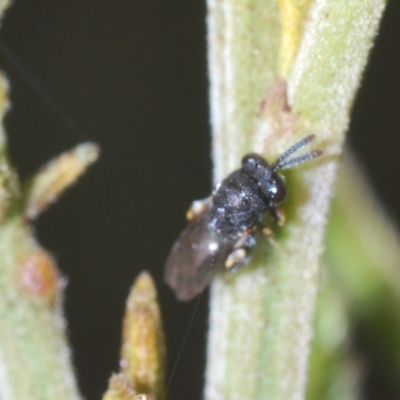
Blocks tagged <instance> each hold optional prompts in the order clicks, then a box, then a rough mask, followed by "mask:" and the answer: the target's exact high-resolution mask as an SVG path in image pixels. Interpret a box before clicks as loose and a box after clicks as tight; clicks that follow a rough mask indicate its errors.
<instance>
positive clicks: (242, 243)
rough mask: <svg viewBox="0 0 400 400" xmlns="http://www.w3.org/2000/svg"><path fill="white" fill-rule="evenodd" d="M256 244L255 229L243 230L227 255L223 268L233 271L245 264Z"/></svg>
mask: <svg viewBox="0 0 400 400" xmlns="http://www.w3.org/2000/svg"><path fill="white" fill-rule="evenodd" d="M255 245H256V231H255V229H252V230H250V231H247V232H244V233H243V236H241V237H240V238H239V240H238V241H237V242H236V244H235V246H234V249H233V251H232V252H231V253H230V254H229V256H228V257H227V259H226V261H225V264H224V267H225V270H229V271H234V270H236V269H238V268H240V267H243V266H245V265H247V264H248V263H249V261H250V259H251V256H252V253H253V248H254V246H255Z"/></svg>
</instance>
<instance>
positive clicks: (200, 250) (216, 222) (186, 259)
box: [165, 135, 321, 301]
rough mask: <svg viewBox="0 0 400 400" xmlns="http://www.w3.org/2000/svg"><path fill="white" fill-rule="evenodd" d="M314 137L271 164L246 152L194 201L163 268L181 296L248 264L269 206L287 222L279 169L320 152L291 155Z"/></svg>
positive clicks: (186, 297) (188, 295) (276, 217)
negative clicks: (237, 165) (223, 272)
mask: <svg viewBox="0 0 400 400" xmlns="http://www.w3.org/2000/svg"><path fill="white" fill-rule="evenodd" d="M313 139H314V135H310V136H307V137H305V138H303V139H302V140H300V141H299V142H297V143H295V144H294V145H293V146H292V147H290V148H289V149H288V150H287V151H285V152H284V153H283V154H282V155H281V156H280V157H278V159H277V160H276V161H275V162H274V163H272V164H269V163H268V161H267V160H265V159H264V158H263V157H261V156H260V155H258V154H248V155H246V156H245V157H243V159H242V166H241V168H240V169H238V170H236V171H234V172H232V173H231V174H230V175H229V176H228V177H227V178H226V179H224V180H223V181H222V182H221V183H220V184H219V185H217V187H216V189H215V190H214V192H213V194H212V195H211V196H210V197H209V198H207V199H205V200H198V201H195V202H193V204H192V206H191V208H190V209H189V211H188V213H187V218H188V220H189V223H188V226H187V227H186V228H185V229H184V230H183V232H182V233H181V234H180V236H179V238H178V240H177V241H176V242H175V244H174V246H173V247H172V250H171V253H170V255H169V257H168V260H167V263H166V269H165V280H166V282H167V283H168V284H169V286H170V287H171V288H172V289H173V290H174V291H175V294H176V297H177V298H178V300H181V301H186V300H190V299H192V298H193V297H195V296H196V295H198V294H199V293H200V292H201V291H202V290H204V288H205V287H206V286H207V285H208V284H209V283H210V281H211V279H212V278H213V276H214V274H215V273H216V272H217V271H218V270H220V269H225V270H234V269H237V268H239V267H241V266H244V265H246V264H248V262H249V261H250V259H251V255H252V250H253V248H254V246H255V245H256V234H257V231H258V230H259V229H260V228H261V225H262V224H261V222H262V219H263V217H264V214H265V213H266V212H267V211H268V212H270V213H271V215H272V217H273V219H274V221H275V222H276V223H278V224H280V225H283V223H284V216H283V212H282V211H281V210H280V208H279V205H280V204H281V203H282V202H283V201H284V200H285V198H286V192H287V189H286V184H285V182H284V180H283V178H282V176H280V175H279V173H278V171H279V170H282V169H286V168H290V167H293V166H294V165H298V164H301V163H303V162H305V161H308V160H311V159H313V158H315V157H317V156H319V155H320V154H321V151H319V150H314V151H311V152H309V153H307V154H305V155H303V156H299V157H295V158H291V159H289V157H290V155H291V154H293V153H294V152H296V151H297V150H299V149H300V148H302V147H304V146H305V145H306V144H307V143H309V142H310V141H312V140H313Z"/></svg>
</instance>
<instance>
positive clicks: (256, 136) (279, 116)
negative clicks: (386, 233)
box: [205, 0, 385, 400]
mask: <svg viewBox="0 0 400 400" xmlns="http://www.w3.org/2000/svg"><path fill="white" fill-rule="evenodd" d="M384 7H385V2H384V1H381V0H367V1H362V2H360V1H357V0H354V1H353V0H346V1H343V0H339V1H337V0H314V1H296V0H287V1H286V0H281V1H257V0H209V1H208V13H209V14H208V20H207V21H208V29H209V33H208V46H209V75H210V85H211V88H210V102H211V124H212V131H213V154H214V163H215V170H214V177H215V181H216V182H218V181H220V180H221V179H222V178H224V177H225V176H226V175H227V174H228V173H229V172H231V171H233V170H234V169H236V168H237V167H238V165H239V162H240V159H241V157H242V156H243V155H244V154H246V153H248V152H250V151H253V152H257V153H261V154H262V155H263V156H265V157H266V158H267V159H268V160H271V161H273V160H274V159H275V158H276V157H277V156H279V154H281V153H282V152H283V151H284V150H285V149H286V148H288V147H290V145H291V144H293V143H294V142H295V141H297V140H298V139H299V138H301V137H303V136H306V135H307V134H310V133H313V134H315V135H316V136H317V138H316V140H315V142H314V146H315V148H318V149H322V150H323V151H324V155H323V156H322V157H320V158H319V159H317V160H314V161H312V162H310V163H308V164H307V165H302V166H300V167H298V168H296V169H294V170H291V171H290V173H288V174H286V177H287V182H288V191H289V193H288V199H287V201H286V203H285V204H284V211H285V213H286V216H287V222H286V225H285V226H284V227H283V228H282V229H275V237H276V239H277V241H278V246H270V245H269V244H268V243H267V242H266V240H264V239H263V238H260V245H259V247H258V249H257V251H256V254H255V256H254V259H253V261H252V263H251V265H249V266H248V267H246V268H243V269H242V270H241V271H240V272H238V273H237V274H235V275H231V276H227V275H228V274H224V275H223V274H221V275H220V276H218V277H217V278H216V279H215V280H214V282H213V284H212V287H211V304H210V313H211V314H210V331H209V340H208V350H207V360H208V361H207V362H208V364H207V370H206V387H205V398H206V399H207V400H216V399H218V400H221V399H229V400H235V399H274V400H280V399H282V400H287V399H303V398H305V392H306V384H307V371H308V359H309V354H310V344H311V339H312V337H313V320H314V310H315V303H316V298H317V292H318V289H319V286H320V281H321V255H322V253H323V250H324V234H325V228H326V225H327V216H328V210H329V207H330V203H331V198H332V195H333V192H334V184H335V180H336V175H337V170H338V166H339V160H340V157H341V154H342V151H343V142H344V138H345V133H346V130H347V128H348V125H349V118H350V112H351V106H352V104H353V101H354V97H355V94H356V91H357V89H358V87H359V84H360V80H361V79H362V73H363V70H364V67H365V65H366V62H367V59H368V54H369V51H370V49H371V47H372V44H373V40H374V37H375V35H376V32H377V28H378V25H379V21H380V19H381V16H382V13H383V10H384ZM337 398H340V397H337Z"/></svg>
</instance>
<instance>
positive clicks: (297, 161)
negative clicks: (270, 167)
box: [274, 150, 323, 171]
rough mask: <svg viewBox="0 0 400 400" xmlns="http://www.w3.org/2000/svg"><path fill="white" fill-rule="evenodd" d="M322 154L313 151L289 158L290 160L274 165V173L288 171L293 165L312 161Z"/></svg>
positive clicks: (320, 151)
mask: <svg viewBox="0 0 400 400" xmlns="http://www.w3.org/2000/svg"><path fill="white" fill-rule="evenodd" d="M322 153H323V152H322V150H313V151H310V152H309V153H307V154H304V155H303V156H300V157H295V158H291V159H290V160H287V161H285V162H283V163H280V164H278V165H275V166H274V171H279V170H281V169H288V168H292V167H294V166H295V165H299V164H303V163H305V162H307V161H309V160H312V159H313V158H317V157H319V156H320V155H321V154H322Z"/></svg>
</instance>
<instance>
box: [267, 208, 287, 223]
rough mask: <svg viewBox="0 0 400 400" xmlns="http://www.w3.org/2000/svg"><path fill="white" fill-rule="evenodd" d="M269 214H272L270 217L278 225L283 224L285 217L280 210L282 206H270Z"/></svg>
mask: <svg viewBox="0 0 400 400" xmlns="http://www.w3.org/2000/svg"><path fill="white" fill-rule="evenodd" d="M271 215H272V219H273V220H274V222H275V223H276V224H278V225H279V226H283V225H285V222H286V217H285V213H284V211H283V210H282V208H280V207H272V208H271Z"/></svg>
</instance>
